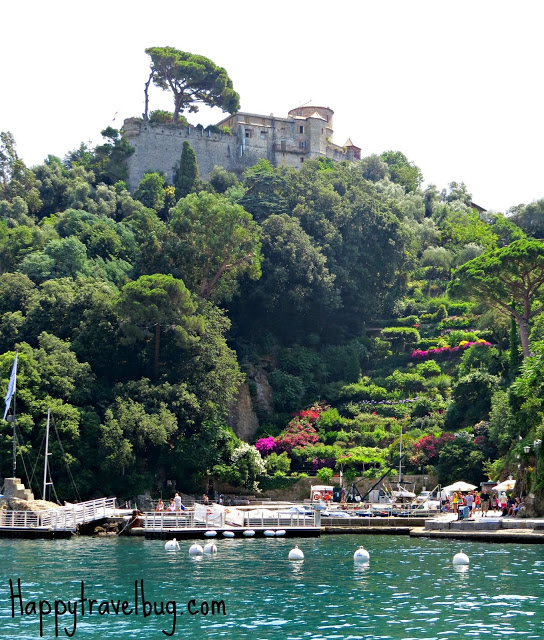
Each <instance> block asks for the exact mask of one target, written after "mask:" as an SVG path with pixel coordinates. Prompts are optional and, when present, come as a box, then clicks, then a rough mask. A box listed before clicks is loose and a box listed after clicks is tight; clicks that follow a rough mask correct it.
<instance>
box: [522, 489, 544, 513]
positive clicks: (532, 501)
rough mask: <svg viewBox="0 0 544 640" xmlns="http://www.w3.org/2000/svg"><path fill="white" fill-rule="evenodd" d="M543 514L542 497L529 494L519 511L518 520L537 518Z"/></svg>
mask: <svg viewBox="0 0 544 640" xmlns="http://www.w3.org/2000/svg"><path fill="white" fill-rule="evenodd" d="M543 514H544V496H542V495H537V494H535V493H530V494H529V495H528V496H527V497H526V498H525V502H524V504H523V506H522V507H521V509H520V510H519V514H518V517H520V518H539V517H541V516H542V515H543Z"/></svg>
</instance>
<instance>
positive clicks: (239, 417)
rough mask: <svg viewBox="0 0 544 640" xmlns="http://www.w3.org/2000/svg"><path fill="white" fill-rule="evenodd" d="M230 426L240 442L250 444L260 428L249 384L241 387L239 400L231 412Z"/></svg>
mask: <svg viewBox="0 0 544 640" xmlns="http://www.w3.org/2000/svg"><path fill="white" fill-rule="evenodd" d="M228 424H229V426H230V427H231V428H232V430H233V431H234V433H235V434H236V435H237V436H238V437H239V438H240V440H244V441H245V442H249V441H250V440H251V438H252V437H253V436H254V434H255V432H256V431H257V429H258V428H259V419H258V418H257V414H256V413H255V411H253V405H252V402H251V394H250V392H249V385H248V384H247V383H244V384H243V385H242V386H241V387H240V391H239V393H238V400H237V401H236V404H235V405H234V406H233V407H232V408H231V410H230V412H229V418H228Z"/></svg>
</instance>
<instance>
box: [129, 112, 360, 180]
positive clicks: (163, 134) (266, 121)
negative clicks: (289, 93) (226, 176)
mask: <svg viewBox="0 0 544 640" xmlns="http://www.w3.org/2000/svg"><path fill="white" fill-rule="evenodd" d="M333 115H334V111H333V110H332V109H329V108H328V107H315V106H307V105H306V106H302V107H297V108H296V109H292V110H291V111H289V113H288V115H287V118H276V117H274V115H272V114H271V115H269V116H262V115H257V114H254V113H245V112H241V111H240V112H238V113H235V114H234V115H231V116H228V117H227V118H224V119H223V120H221V121H220V122H218V123H217V125H216V128H218V129H219V131H220V132H219V133H212V132H211V131H210V130H206V129H202V128H199V127H193V126H189V127H182V126H179V125H178V126H176V125H172V124H163V125H151V124H149V123H148V122H145V121H143V120H141V119H137V118H129V119H127V120H125V122H124V127H123V131H124V135H125V137H126V138H127V139H128V141H129V142H130V144H131V146H132V147H134V153H133V154H132V155H131V156H130V157H129V158H128V172H129V180H128V182H129V188H130V190H131V191H134V190H135V189H136V187H137V186H138V184H139V182H140V180H141V179H142V178H143V176H144V174H145V173H146V172H148V171H158V172H161V173H164V174H165V175H166V178H167V180H168V181H172V174H173V171H174V166H175V164H176V163H178V162H179V160H180V157H181V151H182V148H183V143H184V141H185V140H188V141H189V144H190V145H191V147H192V148H193V149H194V151H195V153H196V157H197V161H198V169H199V173H200V177H201V178H202V179H206V178H207V177H208V175H209V173H210V172H211V171H212V169H213V168H214V166H216V165H218V166H221V167H224V168H225V169H227V171H232V172H234V173H236V174H237V175H238V177H240V176H241V175H242V173H243V172H244V170H245V169H247V168H248V167H251V166H253V165H254V164H255V163H256V162H257V161H258V160H259V159H261V158H264V159H266V160H268V161H269V162H270V164H271V165H272V166H278V165H285V166H288V167H295V168H300V166H301V165H302V163H303V162H304V161H305V160H307V159H316V158H330V159H331V160H333V161H337V162H339V161H342V160H348V161H354V160H360V159H361V149H360V148H359V147H356V146H355V145H354V144H353V143H352V142H351V140H350V139H348V140H347V142H346V144H345V145H344V146H343V147H340V146H338V145H336V144H333V142H332V135H333V128H332V117H333ZM229 130H230V132H231V133H230V134H227V133H224V131H229Z"/></svg>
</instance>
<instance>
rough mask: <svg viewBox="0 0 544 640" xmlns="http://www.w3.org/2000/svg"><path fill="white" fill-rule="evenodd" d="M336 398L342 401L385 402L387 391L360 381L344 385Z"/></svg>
mask: <svg viewBox="0 0 544 640" xmlns="http://www.w3.org/2000/svg"><path fill="white" fill-rule="evenodd" d="M338 396H339V398H341V399H343V400H385V398H387V390H386V389H384V388H383V387H378V386H376V385H374V384H365V383H364V382H362V381H361V382H357V383H355V384H347V385H345V386H344V387H342V389H340V392H339V394H338Z"/></svg>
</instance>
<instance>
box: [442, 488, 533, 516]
mask: <svg viewBox="0 0 544 640" xmlns="http://www.w3.org/2000/svg"><path fill="white" fill-rule="evenodd" d="M522 504H523V501H522V499H521V498H514V497H512V496H509V497H508V496H507V495H506V493H504V492H503V493H501V495H500V496H499V495H497V494H496V493H488V491H487V489H486V488H484V489H482V491H481V492H479V491H476V490H473V491H467V492H466V493H462V492H461V491H454V492H453V496H452V498H451V500H450V498H446V499H445V500H443V501H442V511H445V512H447V511H450V510H453V513H458V512H459V507H463V506H467V507H468V511H469V515H473V514H475V513H476V512H477V511H480V512H481V514H482V516H487V514H488V512H489V509H492V510H493V512H496V511H501V512H502V513H501V515H503V516H516V515H517V514H518V511H519V510H520V507H521V505H522Z"/></svg>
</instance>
